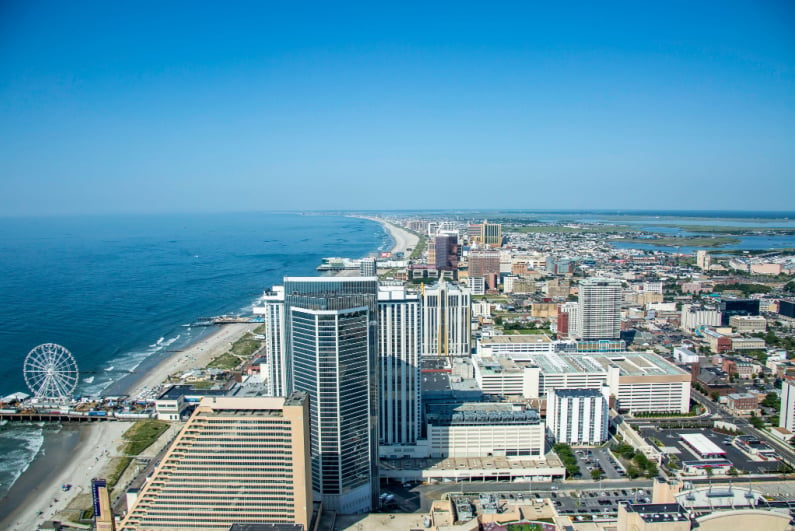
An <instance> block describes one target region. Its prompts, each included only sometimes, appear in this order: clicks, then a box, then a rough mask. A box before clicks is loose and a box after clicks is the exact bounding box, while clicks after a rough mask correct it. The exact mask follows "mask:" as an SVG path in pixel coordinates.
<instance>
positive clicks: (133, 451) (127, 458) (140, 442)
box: [107, 420, 168, 488]
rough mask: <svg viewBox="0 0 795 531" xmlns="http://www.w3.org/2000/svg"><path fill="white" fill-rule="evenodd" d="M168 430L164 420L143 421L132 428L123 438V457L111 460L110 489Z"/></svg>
mask: <svg viewBox="0 0 795 531" xmlns="http://www.w3.org/2000/svg"><path fill="white" fill-rule="evenodd" d="M167 429H168V422H163V421H162V420H142V421H139V422H136V423H135V424H133V425H132V427H130V429H128V430H127V431H126V432H124V435H122V438H123V439H124V441H125V443H124V447H123V448H122V453H123V454H124V456H122V457H114V458H113V459H112V460H111V466H112V470H111V473H110V475H109V476H108V478H107V479H108V487H109V488H113V486H114V485H116V482H118V481H119V478H120V477H121V475H122V474H123V473H124V471H125V470H127V467H128V466H129V465H130V463H131V462H132V459H133V457H135V456H137V455H139V454H140V453H141V452H143V451H144V450H146V449H147V448H149V447H150V446H151V445H152V443H154V442H155V441H156V440H157V439H158V438H160V436H161V435H163V433H164V432H165V431H166V430H167Z"/></svg>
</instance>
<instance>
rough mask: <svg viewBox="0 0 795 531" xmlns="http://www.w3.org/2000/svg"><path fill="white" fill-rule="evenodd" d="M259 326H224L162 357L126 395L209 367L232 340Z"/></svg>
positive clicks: (138, 392)
mask: <svg viewBox="0 0 795 531" xmlns="http://www.w3.org/2000/svg"><path fill="white" fill-rule="evenodd" d="M257 326H259V324H258V323H234V324H227V325H223V326H222V327H221V328H220V329H219V330H218V331H217V332H215V333H213V334H211V335H209V336H206V337H204V338H202V339H201V340H200V341H197V342H196V343H194V344H192V345H190V346H189V347H188V348H186V349H185V350H183V351H181V352H176V353H174V354H173V355H172V356H169V357H168V358H166V359H164V360H162V361H161V362H160V363H158V364H157V365H156V366H155V367H154V368H152V369H151V370H149V371H147V372H146V374H144V375H143V376H142V377H141V378H140V379H139V380H137V381H136V382H134V383H133V384H132V386H131V388H130V390H129V392H128V393H127V394H128V395H129V396H131V397H136V396H139V395H141V394H145V393H146V392H148V391H149V390H151V389H154V388H156V387H158V386H160V385H161V384H163V382H165V381H166V380H167V379H168V377H169V376H170V375H172V374H178V373H183V372H185V371H187V370H189V369H194V368H197V367H199V368H201V367H206V366H207V364H208V363H210V361H211V360H212V359H213V358H215V357H217V356H220V355H221V354H223V353H225V352H226V351H228V350H229V348H230V347H231V346H232V343H234V342H235V341H237V340H238V339H240V338H241V337H243V336H244V335H245V334H246V333H247V332H250V331H252V330H254V329H255V328H256V327H257Z"/></svg>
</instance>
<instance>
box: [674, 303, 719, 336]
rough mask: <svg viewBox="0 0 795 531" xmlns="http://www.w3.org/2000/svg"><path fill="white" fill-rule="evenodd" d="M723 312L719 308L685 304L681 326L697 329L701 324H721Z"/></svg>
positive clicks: (684, 328) (685, 328) (686, 328)
mask: <svg viewBox="0 0 795 531" xmlns="http://www.w3.org/2000/svg"><path fill="white" fill-rule="evenodd" d="M720 323H721V312H720V310H718V309H717V308H709V307H704V306H699V305H697V304H683V305H682V316H681V318H680V320H679V326H680V328H682V329H683V330H695V329H696V328H698V327H700V326H720Z"/></svg>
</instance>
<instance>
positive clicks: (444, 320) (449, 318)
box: [422, 281, 472, 356]
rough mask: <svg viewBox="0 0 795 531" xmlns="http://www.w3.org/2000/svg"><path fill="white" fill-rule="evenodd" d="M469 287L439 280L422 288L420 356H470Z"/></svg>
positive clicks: (470, 311) (470, 316)
mask: <svg viewBox="0 0 795 531" xmlns="http://www.w3.org/2000/svg"><path fill="white" fill-rule="evenodd" d="M471 318H472V297H471V291H470V290H469V288H465V287H462V286H459V285H458V284H448V283H446V282H444V281H441V282H440V283H439V284H436V285H434V286H431V287H425V288H424V289H423V291H422V324H423V326H422V355H423V356H469V355H470V354H471V352H470V342H469V341H470V339H469V338H470V336H471V333H472V322H471Z"/></svg>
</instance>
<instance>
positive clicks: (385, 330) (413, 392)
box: [378, 284, 422, 445]
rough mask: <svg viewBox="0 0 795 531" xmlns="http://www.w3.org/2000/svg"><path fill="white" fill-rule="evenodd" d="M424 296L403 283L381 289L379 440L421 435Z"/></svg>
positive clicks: (402, 441) (411, 440) (408, 440)
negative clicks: (405, 286)
mask: <svg viewBox="0 0 795 531" xmlns="http://www.w3.org/2000/svg"><path fill="white" fill-rule="evenodd" d="M420 332H421V315H420V298H419V295H418V294H417V293H416V292H410V291H406V289H405V288H404V287H403V286H402V284H401V285H395V286H387V285H383V286H380V287H379V288H378V363H379V372H380V380H379V381H380V385H379V390H378V391H379V392H378V402H379V407H378V422H379V431H378V437H379V442H380V443H381V444H384V445H393V444H414V443H416V442H417V438H419V436H420V419H421V405H420V346H421V344H422V336H421V334H420Z"/></svg>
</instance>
